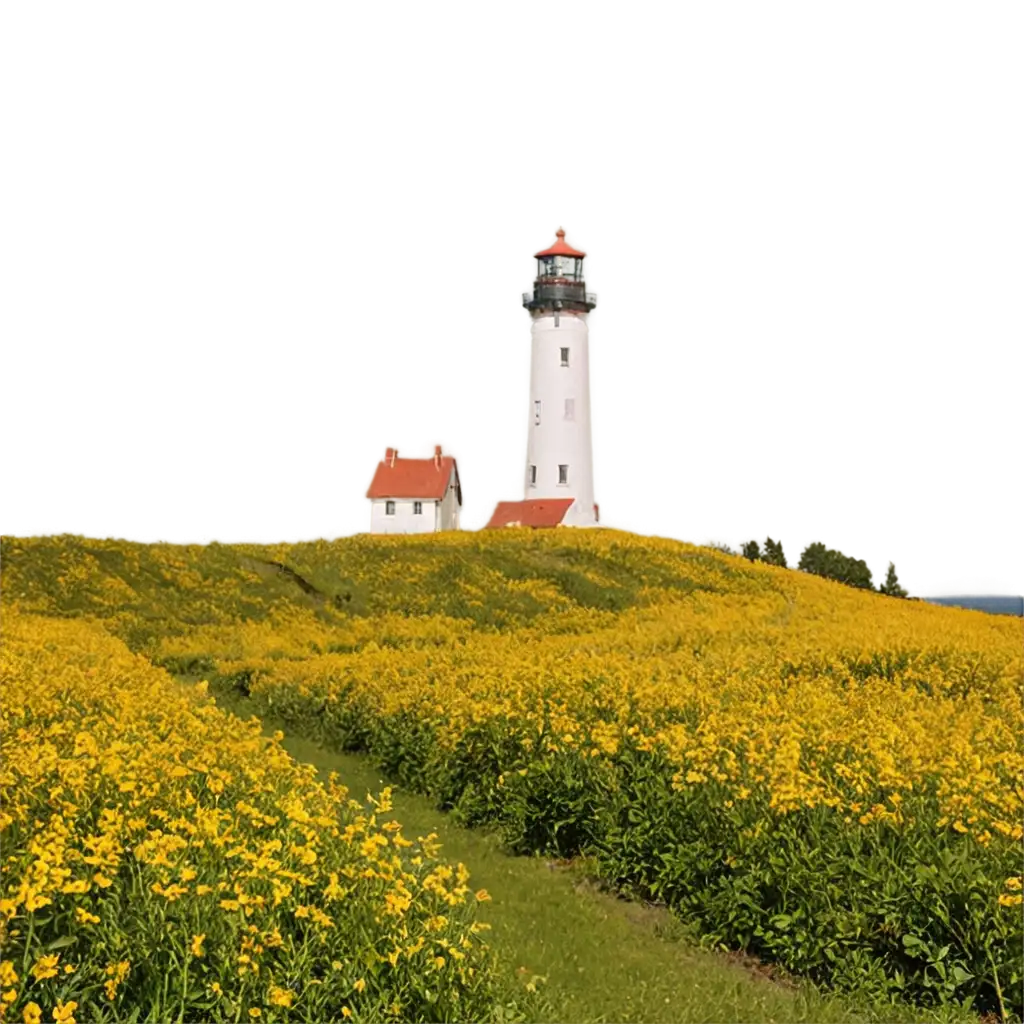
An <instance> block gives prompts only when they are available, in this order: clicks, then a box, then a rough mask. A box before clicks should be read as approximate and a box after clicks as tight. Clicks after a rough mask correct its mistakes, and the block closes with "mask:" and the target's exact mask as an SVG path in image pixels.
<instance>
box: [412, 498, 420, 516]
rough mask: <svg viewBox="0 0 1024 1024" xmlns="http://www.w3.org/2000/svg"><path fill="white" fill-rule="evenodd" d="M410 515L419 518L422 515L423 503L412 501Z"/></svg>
mask: <svg viewBox="0 0 1024 1024" xmlns="http://www.w3.org/2000/svg"><path fill="white" fill-rule="evenodd" d="M412 514H413V515H414V516H421V515H423V502H422V501H414V502H413V503H412Z"/></svg>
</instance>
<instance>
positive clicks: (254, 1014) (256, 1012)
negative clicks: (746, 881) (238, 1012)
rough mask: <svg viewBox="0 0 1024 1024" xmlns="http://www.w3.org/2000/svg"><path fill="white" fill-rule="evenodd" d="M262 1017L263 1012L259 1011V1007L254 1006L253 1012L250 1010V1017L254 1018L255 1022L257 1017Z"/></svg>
mask: <svg viewBox="0 0 1024 1024" xmlns="http://www.w3.org/2000/svg"><path fill="white" fill-rule="evenodd" d="M262 1015H263V1011H262V1010H261V1009H259V1007H256V1006H254V1007H252V1009H251V1010H249V1016H250V1017H252V1019H253V1020H255V1019H256V1018H257V1017H261V1016H262Z"/></svg>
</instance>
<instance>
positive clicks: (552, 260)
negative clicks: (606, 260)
mask: <svg viewBox="0 0 1024 1024" xmlns="http://www.w3.org/2000/svg"><path fill="white" fill-rule="evenodd" d="M537 276H538V277H560V278H564V279H566V280H568V281H582V280H583V260H581V259H577V258H576V257H575V256H543V257H541V258H540V259H539V260H537Z"/></svg>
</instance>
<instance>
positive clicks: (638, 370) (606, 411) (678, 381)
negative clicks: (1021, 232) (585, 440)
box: [592, 321, 1024, 505]
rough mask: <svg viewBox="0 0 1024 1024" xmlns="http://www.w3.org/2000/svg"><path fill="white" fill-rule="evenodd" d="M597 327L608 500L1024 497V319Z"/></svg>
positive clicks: (601, 466) (1006, 500)
mask: <svg viewBox="0 0 1024 1024" xmlns="http://www.w3.org/2000/svg"><path fill="white" fill-rule="evenodd" d="M594 333H595V341H596V344H595V346H594V354H593V371H592V373H593V402H594V414H593V418H594V432H595V449H596V463H597V475H598V486H599V489H601V490H602V492H603V494H604V496H605V500H606V501H624V500H626V501H628V502H631V501H636V502H654V503H668V504H673V503H681V504H716V503H723V504H730V503H734V502H735V503H740V504H745V503H753V504H760V503H766V504H791V503H793V504H804V503H808V504H812V505H815V504H824V505H828V504H837V505H846V504H854V505H856V504H883V505H889V504H893V505H904V504H910V505H914V504H923V505H925V504H953V505H969V504H975V503H977V504H989V503H991V504H997V505H998V504H1014V503H1018V504H1024V401H1021V400H1020V393H1021V382H1022V380H1024V325H1018V326H1016V327H1014V326H1008V325H1001V326H992V325H991V323H989V324H979V325H973V326H972V325H958V326H948V325H944V326H939V327H936V326H928V325H927V324H925V325H916V326H912V325H907V324H898V323H897V324H893V323H889V324H886V323H884V322H882V323H878V324H876V325H872V326H865V325H863V324H856V325H851V324H849V323H847V324H846V325H844V324H842V323H834V324H827V323H821V324H792V323H791V324H785V323H776V324H768V323H754V324H745V325H738V324H733V325H721V324H719V325H713V324H694V323H685V324H682V323H678V322H677V323H672V322H662V323H657V322H643V323H638V322H633V323H628V322H615V321H611V322H600V321H599V322H598V323H597V324H596V327H595V332H594Z"/></svg>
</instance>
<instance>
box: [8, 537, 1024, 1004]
mask: <svg viewBox="0 0 1024 1024" xmlns="http://www.w3.org/2000/svg"><path fill="white" fill-rule="evenodd" d="M769 542H770V544H769V543H768V542H766V545H765V549H766V554H767V553H769V552H770V554H771V557H772V559H776V558H778V559H779V560H780V561H781V562H784V561H785V559H784V556H783V555H782V552H781V544H778V545H776V543H775V542H771V539H770V538H769ZM813 547H814V546H813V545H812V548H813ZM818 547H819V548H822V551H823V552H824V555H825V556H826V562H827V560H828V557H831V556H838V559H844V558H845V556H841V555H840V554H839V553H838V552H832V553H829V552H828V551H827V549H824V548H823V546H822V545H818ZM758 549H760V546H759V545H758ZM805 555H806V552H805ZM2 557H3V560H4V590H3V598H4V601H5V602H14V603H16V604H18V605H19V606H20V607H22V608H23V609H25V610H26V611H30V612H31V611H34V612H36V613H38V614H42V615H47V616H69V617H84V618H89V619H96V620H99V621H101V622H102V623H103V625H104V627H105V628H106V629H107V630H109V631H110V632H112V633H114V634H115V635H117V636H118V637H121V638H123V639H124V640H125V641H126V642H127V643H128V645H129V646H130V647H131V648H132V649H133V650H135V651H137V652H139V653H141V654H143V655H145V656H146V657H147V658H149V659H150V660H151V661H153V662H154V663H156V664H159V665H161V666H163V667H165V668H168V669H170V670H171V671H173V672H175V673H177V674H200V675H203V676H206V677H208V678H209V679H211V680H212V681H213V683H214V684H215V686H219V687H221V689H222V694H223V693H224V692H229V691H234V692H235V693H237V694H240V695H242V696H244V697H246V698H248V700H249V703H248V705H247V706H248V707H250V708H252V709H255V710H257V711H259V713H260V714H261V715H265V716H268V717H274V716H277V717H280V718H281V720H282V721H284V722H286V723H287V725H288V726H289V728H290V729H293V730H296V731H298V732H299V733H301V734H302V735H303V736H304V737H305V738H306V739H307V740H312V741H316V742H319V743H321V744H323V745H325V746H326V747H328V748H329V749H331V750H334V751H339V752H340V751H362V752H365V753H368V754H369V755H370V757H371V759H372V760H373V761H374V763H375V764H376V766H377V768H378V769H379V770H380V771H381V772H382V773H383V774H385V775H386V776H387V777H388V778H389V779H393V780H395V781H397V782H398V783H399V784H401V785H403V786H404V787H406V788H407V789H408V790H410V791H413V790H414V791H417V792H420V793H422V794H423V795H424V796H425V797H426V800H427V802H426V803H425V804H424V805H423V806H424V807H427V808H431V807H434V808H446V809H450V810H451V811H452V812H453V815H452V820H453V821H455V822H458V823H459V824H472V825H487V826H491V825H493V826H497V827H498V830H499V831H498V835H499V836H500V838H501V839H503V840H504V841H505V843H506V844H507V848H509V849H513V850H516V851H518V852H527V853H534V854H541V855H543V856H544V857H546V858H557V859H560V860H561V859H566V860H570V859H571V860H572V861H574V862H583V863H586V864H587V865H588V867H587V870H588V872H589V873H590V876H593V875H595V874H596V875H599V876H600V877H601V878H602V879H603V880H604V882H605V883H606V884H608V885H609V886H610V887H613V888H614V889H615V890H616V891H619V892H622V893H630V894H632V895H633V896H634V897H636V898H637V899H639V900H641V901H643V900H648V901H657V902H659V903H664V904H667V905H669V906H671V907H672V909H673V912H674V914H675V915H677V916H678V918H680V919H683V920H685V921H686V922H687V927H688V928H693V929H694V931H693V932H692V933H688V934H696V931H697V930H698V929H699V930H700V933H701V934H702V935H703V936H704V939H703V941H704V942H706V943H712V944H718V945H720V946H724V947H726V948H729V949H734V950H738V949H743V950H746V951H747V952H748V953H749V954H752V955H754V956H757V957H759V958H761V959H764V960H770V961H772V962H773V963H776V964H780V965H783V966H784V967H785V968H787V969H788V970H789V971H792V972H800V973H801V974H802V975H803V976H804V977H805V978H807V977H809V978H813V979H815V980H816V981H817V982H818V983H819V984H822V985H833V986H836V987H841V988H844V989H846V990H848V991H853V992H858V991H860V992H863V991H865V989H867V990H869V991H870V992H871V993H872V998H880V999H883V1000H891V1001H893V1002H897V1001H900V1000H905V999H915V1000H918V1001H919V1002H921V1003H922V1004H924V1005H927V1006H929V1007H932V1009H931V1010H921V1011H911V1010H907V1011H905V1012H906V1013H907V1014H909V1015H911V1016H912V1015H913V1014H915V1013H920V1014H922V1015H927V1014H928V1013H935V1014H946V1015H953V1016H956V1015H958V1014H959V1015H969V1013H970V1011H971V1008H972V1007H973V1008H976V1009H978V1010H980V1011H983V1012H987V1011H993V1010H998V1012H1000V1013H1001V1014H1002V1015H1003V1016H1007V1015H1009V1014H1011V1013H1014V1012H1017V1013H1019V1010H1020V1008H1019V1005H1018V1003H1017V1002H1016V1000H1017V999H1018V998H1019V996H1018V991H1017V990H1018V989H1019V981H1020V977H1021V972H1020V964H1019V960H1018V958H1017V957H1016V955H1015V953H1014V949H1015V948H1016V947H1015V942H1016V941H1017V938H1018V937H1019V935H1020V921H1019V914H1017V911H1016V910H1015V908H1016V907H1018V906H1019V904H1020V896H1019V888H1020V879H1019V878H1018V877H1017V875H1016V872H1017V871H1018V870H1019V869H1018V867H1017V864H1018V862H1019V857H1017V854H1018V853H1019V850H1018V849H1017V847H1016V846H1014V843H1019V838H1020V826H1019V825H1018V824H1017V822H1018V821H1019V814H1018V811H1019V808H1020V797H1019V791H1018V790H1015V789H1014V785H1013V781H1012V780H1014V779H1018V778H1019V768H1020V766H1021V765H1022V763H1024V762H1022V760H1021V757H1022V755H1021V753H1020V750H1019V742H1017V740H1016V739H1015V737H1016V736H1019V728H1018V726H1019V725H1020V724H1021V708H1020V702H1019V676H1020V650H1019V643H1018V642H1017V640H1018V638H1017V637H1016V635H1012V634H1011V631H1010V630H1009V628H1006V627H1007V624H1005V623H999V622H993V621H991V620H985V619H983V617H982V616H976V615H971V614H970V613H962V612H953V611H948V610H943V609H938V608H931V607H925V606H923V605H919V604H914V603H911V602H892V601H887V600H885V599H884V598H883V597H880V596H879V595H878V594H877V593H874V594H872V593H863V592H858V589H854V588H851V587H837V586H835V585H834V583H832V582H829V581H828V580H823V579H816V578H814V574H803V573H792V572H784V571H782V570H781V569H780V568H778V567H777V566H776V565H773V564H766V562H765V560H764V559H761V560H760V562H759V563H752V562H750V561H745V560H743V559H740V558H736V557H734V556H730V555H729V554H727V553H723V552H716V551H713V550H709V549H707V548H695V547H692V546H690V545H685V544H679V543H675V542H670V541H663V540H657V539H645V538H637V537H633V536H630V535H627V534H621V533H616V532H614V531H608V530H595V531H547V532H536V533H531V532H528V531H515V530H513V531H507V532H500V533H487V534H452V535H442V536H430V537H418V538H409V537H384V538H382V537H373V538H371V537H356V538H352V539H350V540H345V541H337V542H325V541H319V542H311V543H307V544H291V545H273V546H258V545H235V546H227V545H211V546H209V547H206V548H202V547H174V546H170V545H137V544H128V543H124V542H116V541H89V540H85V539H82V538H76V537H60V538H39V539H31V540H5V541H4V542H3V549H2ZM801 561H802V562H803V561H804V560H803V559H802V560H801ZM833 562H834V563H835V564H836V565H838V564H839V562H838V561H836V559H833ZM847 562H849V563H851V564H852V565H853V568H854V569H855V570H856V563H853V562H852V560H847ZM823 564H825V563H823ZM844 564H845V563H844ZM832 568H833V569H834V568H835V565H833V566H832ZM846 568H847V569H848V568H850V565H846ZM865 568H866V567H865ZM830 571H831V570H830ZM846 575H847V577H849V578H848V579H847V580H846V582H850V579H851V578H852V577H854V576H855V575H856V572H853V573H850V572H848V573H846ZM868 575H869V576H870V574H868ZM868 582H869V584H870V580H869V581H868ZM863 589H867V588H863ZM1015 686H1016V689H1015ZM225 687H226V688H228V689H227V690H225V689H224V688H225ZM317 756H320V755H317ZM979 764H980V766H981V768H980V770H979V768H978V767H977V765H979ZM430 813H431V814H434V815H436V814H437V813H438V812H437V811H431V812H430ZM452 834H453V835H454V834H455V833H452ZM485 838H486V841H487V842H490V843H497V839H496V838H495V837H494V836H491V837H489V838H487V837H482V836H480V835H477V836H476V837H475V838H474V839H472V840H469V839H467V840H466V841H467V842H471V841H476V840H480V841H484V839H485ZM496 848H497V847H495V849H496ZM466 859H467V861H468V862H469V866H470V868H471V869H475V867H476V865H475V864H474V862H473V859H472V857H469V856H467V858H466ZM484 860H485V861H486V858H484ZM502 863H505V864H509V865H525V864H534V865H536V860H533V859H531V860H529V861H511V860H508V859H507V858H505V859H503V860H502ZM485 870H486V868H485ZM516 870H518V868H517V869H516ZM524 870H525V868H524ZM548 875H549V876H553V877H558V878H566V877H569V876H570V875H571V872H570V873H569V874H566V872H563V871H549V872H548ZM1015 886H1016V887H1015ZM570 888H571V887H570ZM585 895H586V896H587V898H588V899H589V898H590V897H591V896H593V897H594V898H595V899H597V898H598V897H597V895H596V894H594V893H593V892H588V893H587V894H585ZM533 898H534V897H532V896H531V897H529V899H530V900H532V899H533ZM572 898H573V899H578V898H582V897H581V896H580V895H579V894H576V895H574V896H573V897H572ZM603 898H604V897H601V899H603ZM524 902H526V903H527V905H528V906H530V904H529V902H528V900H527V898H526V897H524ZM610 905H611V904H610ZM613 905H614V906H616V907H619V908H622V907H628V908H631V909H630V910H629V911H628V914H630V915H633V914H635V913H636V911H637V904H635V903H634V904H631V903H625V902H622V903H619V902H616V903H614V904H613ZM641 909H642V908H641ZM623 912H625V911H623ZM546 913H547V911H546V909H543V910H542V909H538V908H537V907H535V906H530V910H529V917H530V919H531V920H534V921H539V922H540V924H541V926H542V929H552V932H551V934H555V933H556V932H557V926H558V922H561V921H562V920H563V919H564V920H571V915H569V914H568V912H565V913H562V912H559V913H558V914H554V915H553V916H554V917H556V918H557V919H558V921H557V922H556V921H552V922H550V923H547V922H545V920H544V915H545V914H546ZM616 913H618V911H615V912H612V911H608V914H609V917H608V920H614V919H615V914H616ZM645 913H646V911H645ZM656 913H661V914H662V915H663V912H662V911H658V912H656ZM675 919H676V918H675V917H673V918H672V920H675ZM609 927H611V926H609ZM673 927H676V928H679V927H681V926H679V925H675V926H673ZM528 931H529V930H528V929H527V930H523V931H522V932H521V933H519V935H518V937H517V938H516V939H515V940H514V942H512V944H511V945H510V946H509V947H508V949H509V950H510V951H511V950H513V949H515V950H517V951H518V952H517V959H520V960H524V961H526V962H523V963H522V966H525V967H527V969H528V971H529V972H530V974H529V976H530V977H532V976H533V973H536V974H537V975H538V976H541V977H544V976H548V977H549V983H550V981H551V979H552V978H555V977H559V976H560V975H559V970H560V968H558V966H557V963H555V965H554V966H551V965H550V964H549V963H548V962H547V961H543V963H541V962H540V961H538V965H537V966H536V967H535V965H534V964H533V963H530V962H528V961H529V960H530V959H531V957H529V956H526V954H525V953H524V952H523V951H524V950H527V949H529V948H530V947H529V942H530V941H535V940H538V939H539V938H541V937H543V935H544V934H547V932H545V931H543V930H542V931H541V932H535V933H530V934H528ZM1018 944H1019V943H1018ZM548 945H549V946H550V947H551V948H558V949H559V950H561V949H562V948H563V947H564V945H565V942H564V941H563V939H561V938H559V939H557V940H551V941H550V942H549V943H548ZM658 948H659V949H661V948H662V947H661V946H660V945H658ZM686 948H689V946H688V945H686V944H684V945H683V946H679V947H676V948H675V950H674V952H673V955H675V954H676V953H679V951H680V950H682V949H686ZM612 949H614V950H615V952H616V955H622V953H621V949H620V948H619V944H618V942H616V945H615V946H613V947H612ZM560 955H561V953H559V956H560ZM660 955H661V954H657V955H655V954H651V956H652V958H653V960H652V962H654V961H657V957H658V956H660ZM577 956H578V957H584V954H583V953H578V954H577ZM587 956H589V954H587ZM542 959H543V958H542ZM584 959H586V957H584ZM556 960H557V958H556ZM592 962H593V963H594V966H595V973H596V974H598V975H599V976H600V977H601V978H602V979H611V978H614V977H616V976H615V974H614V972H613V971H612V970H611V969H610V968H609V967H608V966H607V965H604V966H599V965H598V961H592ZM659 962H660V961H659ZM733 966H735V965H733ZM665 969H667V968H665ZM645 970H646V968H645ZM658 970H659V971H660V970H662V967H659V968H658ZM583 974H584V975H589V971H588V969H587V968H586V967H585V969H584V972H583ZM644 977H646V976H644ZM578 980H579V979H577V981H578ZM758 983H759V984H762V983H763V982H761V981H760V980H759V981H758ZM566 984H567V982H565V979H564V977H563V981H562V982H559V984H558V986H552V985H550V984H549V986H548V988H547V991H550V992H554V991H555V989H556V988H557V989H558V990H559V991H560V992H562V995H561V996H560V997H559V998H560V999H562V1000H563V1002H562V1003H561V1004H559V1006H560V1007H563V1008H564V1007H567V1006H571V1005H572V1004H571V1003H570V1002H565V1001H564V1000H569V999H570V998H571V994H567V993H568V989H566V988H565V985H566ZM618 984H619V982H618V981H616V982H615V985H618ZM645 985H646V986H647V987H646V988H644V986H645ZM582 987H583V988H584V989H586V990H587V991H591V990H594V991H597V990H598V987H599V986H598V985H597V984H596V983H595V984H594V985H590V984H583V986H582ZM634 988H636V989H638V990H640V989H643V990H644V991H645V992H646V991H655V990H656V989H654V988H652V987H651V984H650V983H649V982H648V981H644V983H643V984H641V981H640V980H637V981H636V982H635V985H634ZM798 989H799V991H800V992H802V993H805V994H806V993H807V992H811V990H810V989H809V988H807V987H806V985H804V986H798ZM634 996H636V993H635V992H633V991H632V990H631V991H630V998H633V997H634ZM602 998H603V999H605V1001H606V1004H607V1005H611V1006H614V1007H617V1009H616V1010H615V1014H616V1015H617V1016H630V1015H638V1016H641V1017H643V1016H647V1015H649V1014H651V1013H653V1012H654V1011H653V1009H652V1007H654V1006H655V1005H656V1004H657V1005H660V1003H658V1000H662V999H663V998H665V997H664V996H661V995H660V994H659V995H658V996H657V998H656V999H654V1001H653V1002H651V1001H646V1000H647V997H646V996H644V997H643V999H642V1000H641V1002H642V1003H643V1005H642V1006H639V1008H638V1005H634V1003H629V1004H616V1003H614V1002H613V1001H612V1002H608V1000H609V999H610V997H609V996H607V994H605V995H602ZM636 998H639V997H636ZM667 998H669V1000H670V1004H671V1003H672V1000H673V995H672V993H671V992H669V993H667ZM800 998H801V999H804V998H805V996H801V997H800ZM816 998H818V997H812V996H806V999H807V1000H810V1002H806V1004H805V1003H796V1004H794V1003H790V1004H788V1005H789V1009H788V1010H785V1011H783V1010H781V1009H772V1008H767V1009H764V1010H763V1013H764V1014H765V1015H767V1016H775V1015H776V1014H778V1015H779V1019H782V1018H785V1017H787V1016H792V1017H794V1019H800V1018H801V1017H808V1016H814V1017H815V1018H818V1019H820V1018H821V1017H822V1016H828V1015H829V1014H831V1013H832V1012H833V1010H831V1009H826V1008H824V1007H825V1006H826V1003H827V1004H828V1006H830V1007H833V1008H834V1012H835V1013H836V1014H839V1015H840V1016H841V1015H842V1014H843V1013H847V1012H850V1013H853V1012H854V1010H853V1009H851V1007H852V1006H853V1004H852V1003H849V1002H845V1003H842V1004H840V1003H838V1002H832V1001H830V1000H824V1001H820V1000H819V1002H816V1003H815V1002H813V1000H814V999H816ZM844 998H846V997H844ZM858 998H859V997H858ZM634 1002H635V1001H634ZM812 1004H813V1005H812ZM794 1007H795V1008H794ZM591 1010H595V1011H596V1012H598V1013H603V1012H605V1011H603V1010H597V1009H596V1006H595V1005H593V1004H592V1005H591V1006H590V1009H589V1010H588V1012H590V1011H591ZM566 1012H568V1011H566ZM737 1012H738V1013H740V1014H742V1013H743V1012H744V1011H742V1009H740V1010H738V1011H737ZM866 1012H868V1013H869V1015H870V1013H871V1012H873V1011H871V1010H870V1008H869V1009H868V1010H867V1011H866ZM900 1012H901V1013H902V1012H904V1011H900ZM560 1013H561V1010H559V1011H558V1013H553V1015H559V1014H560ZM761 1013H762V1011H757V1014H758V1015H759V1016H760V1015H761ZM685 1014H690V1015H691V1016H694V1017H695V1018H696V1017H697V1016H698V1014H697V1010H696V1009H692V1010H684V1011H681V1013H680V1014H677V1013H676V1012H675V1011H673V1013H672V1017H673V1018H674V1019H681V1016H682V1015H685ZM713 1015H714V1016H721V1015H723V1014H722V1011H721V1008H720V1007H715V1008H713ZM725 1015H728V1014H725Z"/></svg>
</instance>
